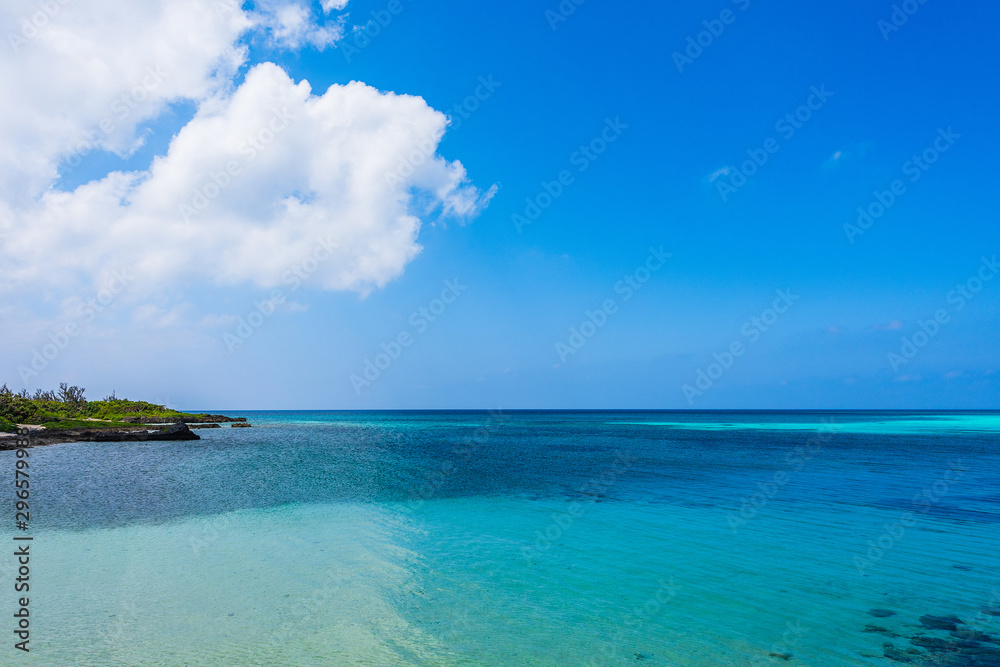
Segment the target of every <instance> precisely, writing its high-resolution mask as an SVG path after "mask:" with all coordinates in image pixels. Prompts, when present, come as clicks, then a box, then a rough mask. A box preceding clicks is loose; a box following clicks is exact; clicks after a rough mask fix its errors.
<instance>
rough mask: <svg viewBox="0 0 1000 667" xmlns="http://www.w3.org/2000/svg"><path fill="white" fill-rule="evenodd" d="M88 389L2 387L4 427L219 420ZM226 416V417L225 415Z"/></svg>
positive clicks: (1, 428) (1, 423)
mask: <svg viewBox="0 0 1000 667" xmlns="http://www.w3.org/2000/svg"><path fill="white" fill-rule="evenodd" d="M84 392H85V389H84V388H82V387H77V386H70V385H68V384H67V383H65V382H63V383H61V384H60V385H59V389H58V390H57V391H43V390H41V389H39V390H36V391H35V393H34V394H30V393H29V392H28V391H27V390H26V389H24V390H21V391H20V392H17V393H15V392H13V391H11V390H10V389H9V388H8V387H7V385H6V384H4V385H3V386H2V387H0V431H3V432H7V433H14V432H16V430H17V424H34V425H39V426H43V427H45V428H46V429H47V430H59V429H80V428H117V427H125V426H135V425H136V424H147V423H173V422H199V421H217V420H218V419H219V418H218V416H217V415H192V414H190V413H186V412H178V411H177V410H171V409H170V408H167V407H164V406H162V405H156V404H154V403H147V402H146V401H130V400H128V399H124V398H118V397H117V396H115V394H114V393H112V394H111V395H110V396H108V397H106V398H104V399H103V400H99V401H88V400H87V398H86V396H85V395H84ZM222 419H224V420H225V419H226V418H222Z"/></svg>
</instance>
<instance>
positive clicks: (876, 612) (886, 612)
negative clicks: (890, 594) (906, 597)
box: [868, 609, 896, 618]
mask: <svg viewBox="0 0 1000 667" xmlns="http://www.w3.org/2000/svg"><path fill="white" fill-rule="evenodd" d="M868 613H869V614H871V615H872V616H875V617H876V618H886V617H887V616H895V615H896V612H894V611H893V610H891V609H869V610H868Z"/></svg>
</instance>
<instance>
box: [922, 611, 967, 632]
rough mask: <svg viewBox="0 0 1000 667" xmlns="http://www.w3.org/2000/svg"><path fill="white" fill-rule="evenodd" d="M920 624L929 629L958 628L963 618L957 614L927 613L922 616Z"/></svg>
mask: <svg viewBox="0 0 1000 667" xmlns="http://www.w3.org/2000/svg"><path fill="white" fill-rule="evenodd" d="M920 625H922V626H924V627H925V628H927V629H928V630H957V629H958V626H959V625H962V620H961V619H960V618H958V617H957V616H931V615H930V614H927V615H925V616H921V617H920Z"/></svg>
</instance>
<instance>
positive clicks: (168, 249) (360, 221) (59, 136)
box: [0, 0, 495, 323]
mask: <svg viewBox="0 0 1000 667" xmlns="http://www.w3.org/2000/svg"><path fill="white" fill-rule="evenodd" d="M220 4H221V5H222V7H223V8H224V9H225V11H217V7H218V5H220ZM345 4H346V3H345V2H329V3H324V10H326V11H330V10H332V9H342V8H343V7H344V5H345ZM35 9H37V5H35V4H34V3H33V2H31V1H24V0H16V1H14V2H9V3H5V4H4V5H3V9H2V10H0V27H2V28H5V29H6V28H11V26H15V28H12V29H16V26H17V25H18V21H19V20H20V17H22V16H24V15H26V14H30V12H31V11H33V10H35ZM338 25H339V24H338ZM248 30H263V31H266V32H268V33H269V34H270V35H271V36H272V37H273V40H274V41H276V42H278V43H282V44H284V45H286V46H293V45H300V46H301V45H303V44H307V43H308V44H312V45H314V46H318V47H320V48H322V45H325V44H328V43H330V40H332V39H336V36H335V35H334V34H333V33H334V32H336V29H335V28H330V27H324V26H320V25H318V24H317V23H316V22H315V21H314V20H313V17H312V16H311V14H310V13H309V11H308V10H307V9H304V8H303V7H302V6H301V5H296V4H294V3H284V4H278V3H270V4H269V3H259V4H258V12H257V13H256V14H248V13H245V12H243V11H242V10H240V9H239V8H238V3H234V4H232V5H226V4H225V3H224V1H223V0H220V2H217V3H211V2H204V1H203V0H194V1H191V2H185V1H183V0H161V1H153V2H143V3H126V4H124V5H119V4H117V3H116V4H114V5H112V4H111V3H110V2H107V0H76V1H75V2H74V3H71V4H67V5H60V9H59V11H58V12H57V13H56V14H55V15H54V16H53V17H52V18H51V20H50V21H49V22H48V25H47V26H46V29H45V30H43V31H40V32H39V33H38V34H37V35H36V36H35V37H34V38H32V39H31V40H28V41H27V43H24V44H20V45H19V46H20V48H19V49H18V50H17V51H16V52H15V51H14V50H13V49H12V50H11V51H9V52H5V53H3V54H2V55H0V85H2V89H3V90H4V91H5V101H4V105H3V106H2V107H0V238H3V244H2V245H0V262H2V263H3V265H4V266H5V268H6V269H7V270H6V271H4V272H3V273H2V274H0V292H2V291H7V292H11V291H15V290H16V289H17V288H18V286H19V285H24V284H26V283H32V284H34V285H36V286H37V285H44V286H47V287H52V288H55V289H56V290H57V291H61V292H63V293H66V292H68V291H75V292H76V293H80V292H81V290H82V291H84V292H85V291H86V290H87V289H90V288H92V287H93V286H94V285H99V284H101V282H102V281H103V280H106V279H107V277H108V275H109V273H110V272H111V271H112V270H114V269H121V268H123V267H128V268H129V269H130V270H131V271H133V272H134V273H135V275H136V279H135V281H134V283H133V285H130V287H129V290H128V295H129V296H128V297H127V298H129V299H137V300H138V299H142V298H144V297H143V296H142V295H143V294H145V293H148V292H151V291H157V290H159V291H166V290H169V289H170V288H171V287H173V286H175V285H199V284H205V283H210V284H220V285H232V284H254V285H257V286H261V287H270V286H277V285H280V284H282V282H283V280H284V278H285V277H286V276H287V273H288V272H289V271H290V270H291V269H292V268H293V267H295V266H297V265H299V264H300V263H301V262H303V261H304V260H308V259H309V258H310V257H317V254H316V253H319V254H320V255H323V260H322V261H319V262H318V264H317V267H316V269H315V271H314V272H311V275H310V277H309V279H310V281H312V282H311V284H314V285H316V286H321V287H323V288H327V289H349V290H357V291H359V292H362V293H363V292H367V291H368V290H370V289H371V288H373V287H378V286H382V285H385V284H386V283H387V282H388V281H390V280H392V279H393V278H395V277H397V276H399V275H400V274H401V273H402V271H403V269H404V267H405V266H406V264H407V263H408V262H409V261H410V260H411V259H412V258H413V257H414V256H416V254H417V253H419V251H420V249H421V248H420V246H419V244H418V243H417V234H418V232H419V230H420V227H421V219H430V218H438V217H440V216H445V217H452V218H456V219H458V220H460V221H461V220H467V219H469V218H471V217H472V216H474V215H476V214H477V213H478V211H479V210H480V209H481V208H482V207H483V206H484V205H485V203H486V202H487V201H488V200H489V198H490V197H491V196H492V194H493V193H494V192H495V188H493V189H490V190H489V191H488V192H487V193H486V194H485V195H484V194H482V193H481V192H480V191H479V190H477V189H475V188H474V187H473V186H472V185H471V184H470V183H469V181H468V178H467V176H466V173H465V169H464V168H463V167H462V165H461V164H460V163H458V162H449V161H446V160H445V159H444V158H442V157H440V156H438V155H437V154H436V150H437V146H438V144H439V142H440V140H441V138H442V136H443V134H444V131H445V129H446V127H447V119H446V117H445V116H444V115H443V114H442V113H440V112H438V111H435V110H433V109H431V108H430V107H429V106H428V105H427V104H426V102H424V100H423V99H421V98H419V97H412V96H407V95H396V94H393V93H383V92H380V91H378V90H376V89H374V88H371V87H369V86H367V85H365V84H363V83H358V82H352V83H350V84H347V85H344V86H340V85H338V86H333V87H331V88H330V89H329V90H327V91H326V92H325V93H323V94H322V95H315V94H313V93H312V91H311V89H310V86H309V84H308V83H307V82H305V81H300V82H298V83H296V82H293V81H292V80H291V79H290V78H289V77H288V75H287V74H286V73H285V72H284V71H283V70H282V69H281V68H279V67H278V66H276V65H274V64H270V63H264V64H260V65H257V66H255V67H253V68H252V69H251V70H250V71H249V72H248V73H247V76H246V78H245V80H244V82H243V83H242V84H241V85H240V86H239V87H238V88H235V89H234V88H233V86H232V83H231V82H232V79H233V76H234V75H235V71H236V69H237V68H238V67H239V66H240V65H241V64H242V63H243V62H244V59H245V57H246V52H245V50H244V49H242V48H240V47H239V40H240V38H241V35H243V34H244V33H245V32H246V31H248ZM323 31H333V32H323ZM157 68H159V69H157ZM183 99H186V100H193V101H194V102H195V103H196V105H197V108H198V111H197V113H196V115H195V117H194V118H193V119H192V120H191V121H190V122H189V123H188V124H187V125H185V126H184V127H182V128H180V129H179V131H178V132H177V134H176V136H175V137H174V138H173V140H172V141H171V142H170V146H169V149H168V150H167V152H166V154H164V155H160V156H158V157H156V158H155V160H154V161H153V163H152V164H151V165H150V167H149V168H148V169H146V170H142V171H136V172H112V173H110V174H108V175H107V176H106V177H104V178H101V179H98V180H96V181H93V182H90V183H87V184H85V185H81V186H79V187H77V188H76V189H74V190H72V191H61V190H57V189H53V187H52V186H53V185H54V184H56V183H57V180H56V169H57V166H58V164H59V163H60V161H63V160H66V159H67V158H68V157H70V156H72V155H74V154H75V153H77V152H78V150H79V147H80V146H81V145H83V146H85V147H86V145H87V143H86V142H87V141H91V142H92V143H93V144H94V145H96V146H98V147H100V148H104V149H107V150H112V151H115V152H118V153H119V154H121V155H126V154H128V153H129V152H130V151H132V150H134V149H135V147H136V146H137V145H138V143H139V142H140V141H141V139H140V138H139V137H138V136H137V132H136V128H137V127H141V125H142V123H143V122H145V121H148V120H150V119H152V118H154V117H156V116H157V115H158V114H160V113H161V112H162V111H163V110H164V108H165V107H166V105H167V104H169V103H170V102H172V101H175V100H183ZM102 123H103V125H104V128H103V129H102V128H101V125H102ZM88 137H90V139H88ZM227 166H228V167H230V172H235V171H238V172H239V173H238V174H235V175H234V174H233V173H227ZM401 167H405V168H401ZM213 178H214V182H213ZM218 184H222V187H219V186H218ZM317 248H323V249H321V250H317ZM331 248H332V250H331ZM140 315H143V316H145V317H147V318H152V317H153V316H154V314H153V313H152V312H145V311H143V313H140ZM158 319H159V321H161V322H168V323H169V322H170V321H174V320H175V319H176V315H175V316H174V317H173V318H170V317H159V318H158Z"/></svg>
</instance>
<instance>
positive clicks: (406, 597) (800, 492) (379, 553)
mask: <svg viewBox="0 0 1000 667" xmlns="http://www.w3.org/2000/svg"><path fill="white" fill-rule="evenodd" d="M225 414H229V415H232V416H245V417H247V418H248V419H249V421H250V423H251V424H252V425H253V427H252V428H243V429H237V428H230V427H228V426H226V427H223V428H219V429H200V430H198V431H197V433H198V434H199V435H200V436H201V439H200V440H196V441H189V442H129V443H69V444H59V445H52V446H45V447H37V448H34V449H31V450H30V471H31V485H30V488H31V501H30V515H31V521H30V531H29V532H30V536H31V537H32V538H33V540H32V541H31V542H30V544H31V546H30V553H31V558H30V592H29V593H15V591H14V581H15V577H16V576H17V570H18V567H19V565H18V563H17V558H16V557H15V556H14V555H13V554H14V551H15V549H14V545H15V544H19V543H16V542H14V541H13V540H12V538H13V537H15V536H18V535H22V536H23V533H22V532H21V531H18V530H16V529H15V528H14V525H15V524H14V502H15V499H14V486H13V479H14V467H15V461H16V459H15V454H14V452H0V470H2V471H3V472H2V474H3V475H4V477H5V478H6V479H7V482H5V483H4V485H3V487H4V488H6V489H7V491H6V493H7V494H8V495H9V496H10V497H9V498H8V499H6V500H5V501H4V502H3V505H4V506H6V507H7V508H8V513H9V515H10V516H9V517H8V518H7V520H4V521H3V522H2V523H3V528H2V531H0V539H2V540H3V541H4V543H6V544H7V548H6V549H4V551H6V552H7V555H6V556H0V582H2V586H0V590H3V591H5V593H3V595H2V596H0V608H2V609H3V614H2V617H3V618H6V619H7V620H6V622H0V637H6V639H5V640H4V642H3V644H0V664H4V665H15V664H16V665H57V666H64V665H88V666H89V665H93V666H99V667H111V666H118V665H126V666H132V665H171V666H173V665H177V666H181V665H187V666H195V665H198V666H200V665H233V666H249V665H296V666H298V665H316V666H320V665H322V666H327V665H378V666H382V665H447V666H451V665H455V666H458V665H463V666H466V665H489V666H494V665H538V666H542V665H559V666H576V665H581V666H598V665H609V666H611V665H614V666H618V665H636V666H638V665H641V666H643V667H647V666H648V667H652V666H660V665H882V666H885V665H896V664H901V663H906V664H912V665H973V666H976V665H1000V447H998V438H1000V413H996V412H662V411H661V412H627V411H607V412H602V411H578V412H550V411H513V412H511V411H456V412H449V411H439V412H427V411H422V412H330V411H324V412H311V411H303V412H287V411H286V412H266V411H250V412H231V413H225ZM20 597H28V598H29V600H30V602H29V609H30V644H29V646H30V651H29V652H27V653H26V652H23V651H20V650H17V649H15V648H14V644H15V642H18V641H20V640H19V639H18V638H17V636H16V635H15V634H14V630H15V629H16V622H17V619H15V618H14V616H13V614H14V613H15V612H16V611H17V610H18V608H19V605H18V599H19V598H20Z"/></svg>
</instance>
